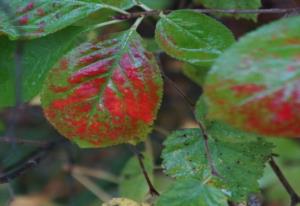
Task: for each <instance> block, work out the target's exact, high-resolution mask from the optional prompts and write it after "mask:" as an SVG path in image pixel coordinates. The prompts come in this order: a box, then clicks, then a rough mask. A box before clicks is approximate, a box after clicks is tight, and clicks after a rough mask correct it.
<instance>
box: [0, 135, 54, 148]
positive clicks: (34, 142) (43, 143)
mask: <svg viewBox="0 0 300 206" xmlns="http://www.w3.org/2000/svg"><path fill="white" fill-rule="evenodd" d="M0 142H3V143H7V144H26V145H32V146H38V147H43V146H46V145H47V144H49V142H46V141H38V140H29V139H21V138H20V139H19V138H15V137H8V136H3V137H0Z"/></svg>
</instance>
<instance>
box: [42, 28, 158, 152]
mask: <svg viewBox="0 0 300 206" xmlns="http://www.w3.org/2000/svg"><path fill="white" fill-rule="evenodd" d="M161 96H162V79H161V76H160V71H159V68H158V66H157V64H156V61H155V58H154V56H153V55H152V54H151V53H149V52H147V51H146V50H145V49H144V48H143V45H142V39H141V38H140V36H139V35H138V34H137V33H136V32H135V31H132V30H128V31H125V32H122V33H120V34H117V35H115V36H114V37H113V38H111V39H108V40H105V41H100V42H98V43H83V44H81V45H80V46H79V47H77V48H76V49H74V50H72V51H71V52H70V53H69V54H67V55H66V56H65V57H63V58H62V59H61V60H60V62H59V63H58V64H57V65H56V66H55V67H54V68H53V69H52V70H51V72H50V74H49V76H48V79H47V81H46V83H45V87H44V89H43V93H42V105H43V108H44V111H45V115H46V117H47V118H48V120H49V121H50V122H51V123H52V124H53V125H54V126H55V127H56V128H57V129H58V131H59V132H61V133H62V134H63V135H64V136H66V137H67V138H69V139H71V140H74V141H75V142H76V143H78V144H79V146H81V147H105V146H109V145H114V144H120V143H133V144H135V143H137V142H139V141H141V140H143V139H144V138H145V137H146V136H147V134H148V133H149V131H150V129H151V128H150V126H151V125H152V123H153V120H154V119H155V116H156V112H157V110H158V107H159V104H160V101H161Z"/></svg>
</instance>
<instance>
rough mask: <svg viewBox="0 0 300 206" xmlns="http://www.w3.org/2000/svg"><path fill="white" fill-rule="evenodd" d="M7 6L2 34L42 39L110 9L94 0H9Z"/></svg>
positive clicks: (1, 17) (1, 22) (1, 21)
mask: <svg viewBox="0 0 300 206" xmlns="http://www.w3.org/2000/svg"><path fill="white" fill-rule="evenodd" d="M3 4H5V7H7V11H6V12H1V13H0V32H3V33H5V34H7V35H8V36H9V37H10V38H11V39H19V38H21V39H32V38H38V37H42V36H45V35H48V34H51V33H54V32H56V31H58V30H61V29H63V28H65V27H67V26H69V25H71V24H74V23H76V22H77V21H79V20H81V19H84V18H85V17H87V16H89V15H90V14H92V13H94V12H96V11H98V10H100V9H102V8H107V7H109V6H110V5H107V4H102V2H99V1H97V2H96V1H92V0H76V1H73V0H64V1H58V0H53V1H52V0H51V1H50V0H25V1H21V0H6V1H4V3H3ZM127 6H128V5H127Z"/></svg>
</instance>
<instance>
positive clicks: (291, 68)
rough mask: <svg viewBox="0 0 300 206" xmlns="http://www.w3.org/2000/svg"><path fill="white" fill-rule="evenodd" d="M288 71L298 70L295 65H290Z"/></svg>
mask: <svg viewBox="0 0 300 206" xmlns="http://www.w3.org/2000/svg"><path fill="white" fill-rule="evenodd" d="M287 71H288V72H294V71H296V67H294V66H288V68H287Z"/></svg>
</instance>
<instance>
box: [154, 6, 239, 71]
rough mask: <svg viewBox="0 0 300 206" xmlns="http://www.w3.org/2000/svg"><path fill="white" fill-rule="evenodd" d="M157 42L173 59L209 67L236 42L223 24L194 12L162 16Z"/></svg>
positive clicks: (156, 37) (187, 11)
mask: <svg viewBox="0 0 300 206" xmlns="http://www.w3.org/2000/svg"><path fill="white" fill-rule="evenodd" d="M191 20H192V21H191ZM155 39H156V41H157V43H158V45H159V46H160V47H161V48H162V49H163V50H164V51H165V52H166V53H167V54H169V55H170V56H172V57H175V58H177V59H179V60H182V61H186V62H188V63H190V64H195V65H202V66H203V65H204V66H209V65H210V64H211V63H212V62H213V61H214V60H215V58H216V57H218V56H219V55H220V54H221V53H222V52H223V50H225V49H226V48H227V47H228V46H230V45H231V44H232V43H233V42H234V37H233V35H232V33H231V31H230V30H229V29H227V28H226V27H225V26H224V25H222V24H221V23H219V22H218V21H216V20H214V19H213V18H211V17H209V16H206V15H204V14H200V13H198V12H196V11H192V10H178V11H174V12H172V13H170V14H168V15H166V16H165V15H163V16H162V17H161V19H160V20H159V21H158V23H157V25H156V31H155Z"/></svg>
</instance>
